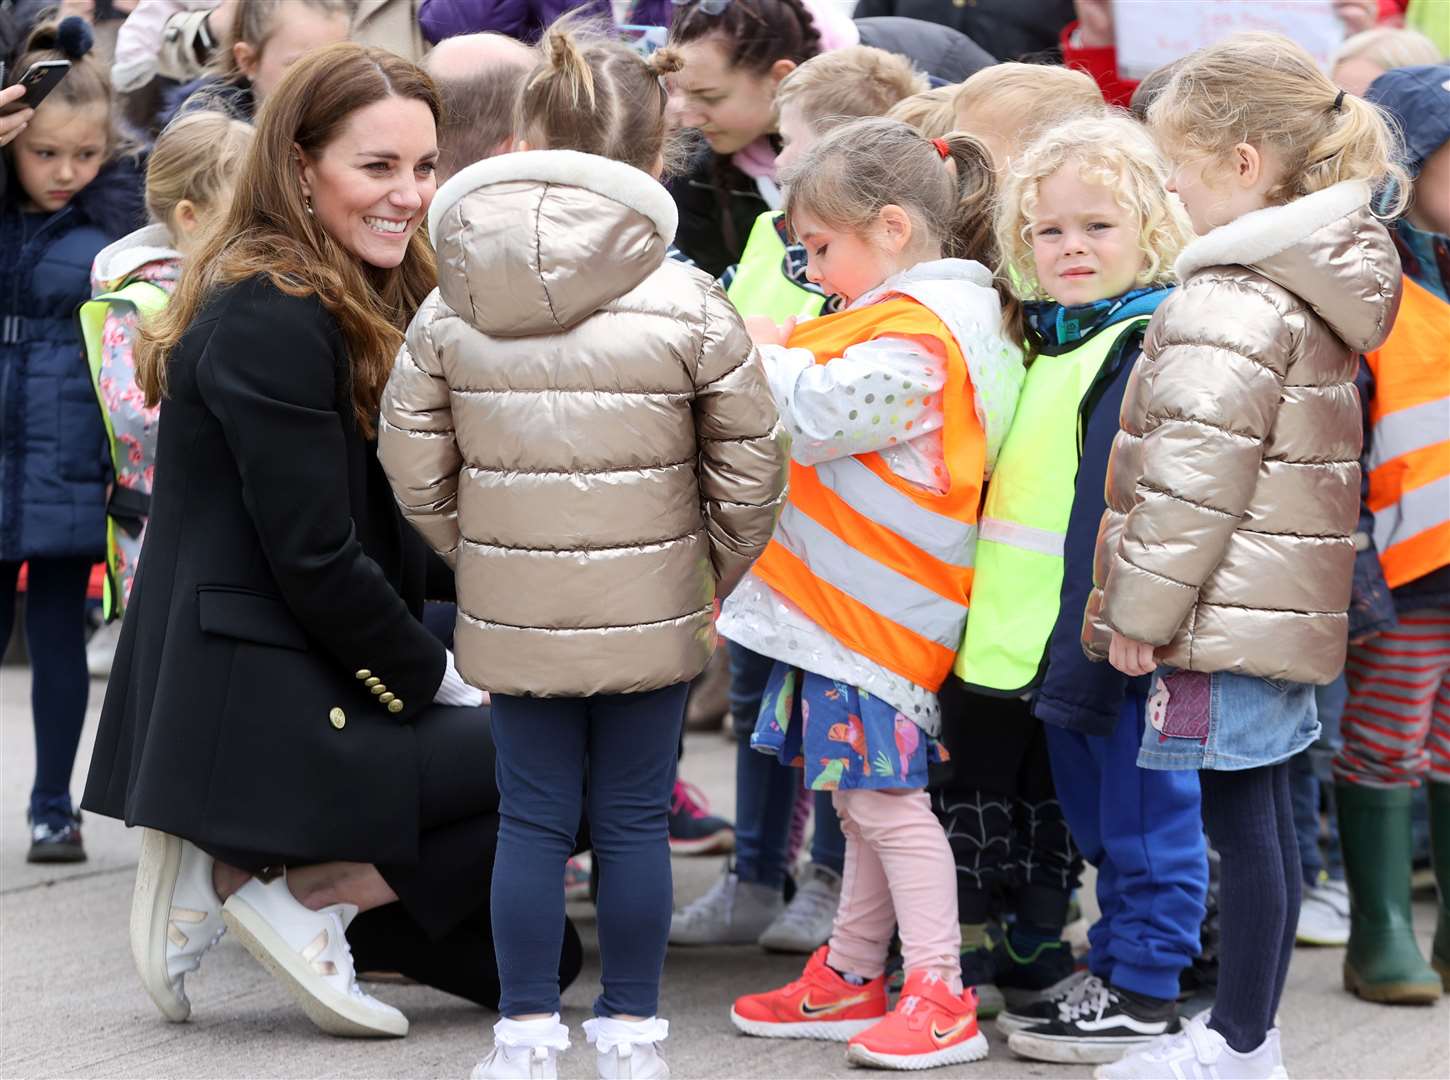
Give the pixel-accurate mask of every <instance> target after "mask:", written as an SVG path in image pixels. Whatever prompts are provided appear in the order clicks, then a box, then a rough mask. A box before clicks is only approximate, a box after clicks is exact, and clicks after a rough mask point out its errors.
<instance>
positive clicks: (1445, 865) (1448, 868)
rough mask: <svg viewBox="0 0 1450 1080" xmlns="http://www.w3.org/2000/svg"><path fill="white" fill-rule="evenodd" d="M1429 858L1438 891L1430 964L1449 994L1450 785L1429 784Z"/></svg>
mask: <svg viewBox="0 0 1450 1080" xmlns="http://www.w3.org/2000/svg"><path fill="white" fill-rule="evenodd" d="M1430 860H1431V862H1433V863H1434V865H1435V891H1436V893H1438V894H1439V904H1438V905H1437V908H1438V909H1439V918H1438V919H1436V921H1435V945H1434V947H1433V948H1431V950H1430V965H1431V966H1432V967H1433V968H1434V969H1435V970H1436V971H1438V972H1439V973H1440V982H1441V983H1442V984H1443V985H1444V987H1445V990H1446V992H1447V993H1450V784H1431V785H1430Z"/></svg>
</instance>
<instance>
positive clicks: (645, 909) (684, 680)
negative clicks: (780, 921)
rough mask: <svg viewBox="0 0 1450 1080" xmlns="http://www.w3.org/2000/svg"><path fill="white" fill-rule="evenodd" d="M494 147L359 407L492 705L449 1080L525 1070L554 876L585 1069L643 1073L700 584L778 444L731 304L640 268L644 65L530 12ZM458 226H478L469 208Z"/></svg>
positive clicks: (462, 654)
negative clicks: (486, 855) (482, 897)
mask: <svg viewBox="0 0 1450 1080" xmlns="http://www.w3.org/2000/svg"><path fill="white" fill-rule="evenodd" d="M540 48H541V51H542V60H541V62H540V64H539V66H538V67H537V68H536V69H535V70H534V71H533V73H532V74H531V75H530V76H529V77H528V79H527V80H526V82H525V84H524V88H523V92H522V96H521V99H520V104H519V109H518V114H517V124H516V125H515V131H516V132H517V133H518V138H519V142H518V150H519V151H521V152H519V153H513V154H505V155H502V156H500V157H496V158H492V159H490V160H487V161H482V162H479V163H478V164H476V165H472V166H470V167H468V168H466V169H463V170H462V171H460V172H459V173H457V174H456V175H454V176H453V177H452V178H451V179H450V180H449V181H448V183H446V184H444V185H443V187H442V188H441V189H440V190H439V192H438V195H437V198H436V199H435V201H434V203H433V206H432V210H431V212H430V213H431V216H430V219H429V227H430V232H431V235H432V238H433V243H434V245H435V247H436V249H437V251H438V265H439V268H440V270H439V275H438V276H439V288H438V291H437V292H435V293H434V294H433V295H432V296H430V297H429V298H428V299H427V301H425V302H424V304H423V306H422V309H421V310H420V311H419V313H418V315H417V317H416V318H415V319H414V321H413V324H412V326H411V328H410V329H409V331H408V335H407V342H406V345H405V347H404V349H403V350H402V352H401V353H400V355H399V357H398V361H397V364H396V366H395V367H394V369H393V373H392V377H391V379H390V380H389V383H388V387H387V392H386V394H385V396H384V400H383V408H382V423H381V425H380V435H379V440H380V442H379V455H380V457H381V459H382V462H383V465H384V466H385V468H386V469H387V471H388V475H389V478H390V479H391V481H392V484H393V489H394V491H395V492H396V494H397V497H398V500H399V502H400V503H401V504H402V507H403V510H404V513H405V514H406V515H407V516H408V518H409V519H410V520H411V521H412V522H413V523H414V524H415V525H416V526H417V527H418V529H419V531H420V532H421V533H422V534H423V536H424V537H425V538H426V539H427V540H428V541H429V542H430V543H431V544H432V545H433V546H434V547H435V548H436V549H437V550H438V551H439V552H440V553H441V554H443V555H444V556H445V557H446V558H447V559H448V560H449V561H450V562H451V563H453V564H454V565H455V567H456V570H457V582H458V612H459V613H458V623H457V633H456V635H455V639H454V640H455V643H456V649H457V656H458V666H459V670H460V671H461V672H462V673H463V675H464V677H465V678H466V679H468V680H469V681H470V682H472V683H474V684H475V685H478V686H487V687H488V688H489V689H490V690H491V691H492V692H493V736H494V741H495V744H496V746H497V751H498V757H497V777H498V788H499V798H500V806H499V814H500V818H501V823H500V825H499V835H498V853H497V856H496V858H495V862H494V889H493V934H494V946H495V950H496V952H497V955H498V966H499V982H500V985H501V987H502V996H501V1000H500V1002H499V1012H500V1013H502V1014H503V1018H502V1019H501V1020H500V1021H499V1023H498V1025H497V1026H496V1027H495V1028H494V1049H493V1051H492V1053H490V1054H489V1056H488V1057H487V1058H486V1059H485V1060H484V1061H483V1062H482V1063H481V1064H480V1066H479V1067H478V1069H476V1070H475V1072H474V1076H475V1077H476V1078H480V1080H481V1078H487V1077H553V1076H554V1075H556V1071H557V1066H556V1059H557V1056H558V1054H559V1052H560V1051H561V1050H564V1049H566V1048H567V1047H568V1045H569V1030H568V1028H567V1027H566V1026H564V1025H563V1024H561V1023H560V1022H559V975H558V972H559V955H560V949H561V946H562V943H563V937H564V925H565V920H564V893H563V890H562V889H560V887H559V881H560V878H561V877H562V876H563V873H564V864H565V862H566V861H567V860H568V858H569V855H570V854H571V852H572V851H573V849H574V837H575V834H576V832H577V831H578V828H579V822H580V818H581V816H582V814H583V812H584V810H585V805H586V790H587V808H588V815H589V823H590V827H591V831H592V836H593V850H594V860H595V866H596V867H597V868H598V872H599V881H600V886H599V899H598V909H599V938H600V945H601V951H602V953H603V956H604V972H603V979H602V981H603V993H602V994H601V995H600V997H599V999H598V1000H597V1001H596V1003H595V1014H596V1015H595V1017H594V1018H593V1019H591V1020H588V1021H586V1022H585V1025H584V1028H585V1033H586V1035H587V1037H588V1038H589V1040H590V1041H591V1042H593V1043H594V1044H595V1046H596V1049H597V1052H598V1058H597V1063H598V1067H599V1075H600V1076H601V1077H621V1076H629V1077H634V1078H636V1080H646V1078H654V1080H660V1078H664V1077H668V1076H669V1070H668V1068H666V1066H665V1063H664V1061H663V1059H662V1058H661V1057H660V1056H659V1053H658V1048H657V1044H658V1043H659V1042H661V1041H662V1040H663V1039H664V1038H665V1036H666V1034H667V1033H668V1027H669V1025H668V1024H667V1022H666V1021H664V1020H662V1019H659V1018H658V1016H657V1012H658V1005H659V990H660V974H661V970H662V968H663V965H664V957H665V946H666V939H667V937H668V934H669V928H670V911H671V906H672V902H673V895H672V885H671V878H670V845H669V836H668V832H667V818H668V814H669V811H670V796H671V790H672V788H673V785H674V780H675V764H676V756H677V752H678V746H679V739H680V732H681V727H682V724H683V721H684V708H685V695H686V691H687V689H688V683H689V681H690V680H691V679H693V678H694V677H695V676H696V675H698V674H699V673H700V671H701V670H702V669H703V668H704V667H705V664H706V662H707V661H708V660H709V657H710V653H711V650H712V648H713V645H714V637H715V635H714V631H713V628H712V623H713V620H714V606H715V598H716V596H717V595H719V596H724V595H726V594H728V593H729V592H730V590H731V589H732V588H734V587H735V585H736V583H737V582H738V581H739V580H740V578H741V577H742V576H743V575H744V573H745V571H746V570H747V568H748V567H749V566H750V563H751V562H752V561H753V560H754V559H755V557H756V556H757V555H759V554H760V552H761V551H762V550H763V549H764V547H765V545H766V543H767V542H768V541H769V539H770V533H771V528H772V526H773V525H774V522H775V517H776V512H777V509H778V506H779V502H780V500H781V497H782V492H783V489H784V486H785V467H786V452H785V436H784V433H783V431H782V428H781V424H780V420H779V417H778V415H777V413H776V409H775V406H774V404H773V403H772V402H771V397H770V390H769V388H768V386H767V385H766V381H765V374H764V372H763V371H762V370H761V368H760V365H759V364H758V363H757V362H756V360H755V350H754V348H753V346H752V345H751V342H750V338H749V336H748V334H747V333H746V331H745V327H744V325H743V324H742V323H741V321H740V317H739V316H738V315H737V314H736V313H735V309H734V308H733V307H731V305H730V302H729V301H728V300H727V299H726V298H725V294H724V292H723V291H722V290H721V289H720V288H719V286H717V285H715V284H714V283H713V282H712V281H711V279H710V278H709V276H708V275H707V274H705V273H704V272H703V271H700V270H697V269H694V268H692V267H687V266H685V265H683V264H682V263H679V262H677V261H675V260H672V259H671V260H667V259H666V257H665V253H666V249H667V248H668V246H669V244H670V242H671V241H672V240H673V239H674V232H675V224H676V215H675V208H674V204H673V203H672V202H671V201H670V197H669V195H668V194H667V193H666V191H665V189H664V188H663V187H662V186H661V185H660V183H659V179H658V178H659V175H660V173H661V171H662V169H663V166H664V161H665V157H666V151H667V146H666V141H665V115H664V110H665V101H666V97H665V90H664V86H663V85H662V83H661V81H660V75H661V73H662V72H665V71H669V70H672V66H671V65H672V62H673V54H671V53H670V52H669V51H668V50H661V51H659V52H657V53H655V54H654V56H653V57H651V59H650V60H649V61H646V60H644V59H642V58H641V57H640V56H639V55H638V54H637V53H636V52H634V51H633V50H631V49H630V48H629V47H627V46H625V45H623V44H621V43H618V42H615V41H609V40H591V39H589V38H588V37H586V36H585V35H584V33H583V32H582V31H578V30H575V29H573V28H572V27H571V23H570V22H567V21H566V22H565V23H563V24H556V25H555V26H553V27H551V28H550V29H549V30H548V31H547V32H546V33H545V34H544V37H543V40H542V42H541V43H540ZM485 223H486V224H485Z"/></svg>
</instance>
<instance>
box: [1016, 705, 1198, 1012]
mask: <svg viewBox="0 0 1450 1080" xmlns="http://www.w3.org/2000/svg"><path fill="white" fill-rule="evenodd" d="M1144 704H1145V701H1144V698H1143V697H1142V695H1140V694H1137V693H1134V692H1133V691H1132V690H1131V689H1130V690H1129V691H1128V693H1127V695H1126V696H1125V697H1124V699H1123V707H1122V712H1121V713H1120V714H1119V716H1118V725H1117V727H1116V728H1114V729H1113V732H1112V734H1110V735H1083V734H1081V733H1079V732H1075V731H1067V730H1065V729H1063V728H1060V727H1057V726H1055V725H1053V724H1047V725H1045V730H1046V732H1047V753H1048V757H1049V758H1050V759H1051V761H1052V779H1053V782H1054V783H1055V784H1056V786H1057V799H1058V802H1060V803H1061V804H1062V813H1063V817H1065V818H1066V819H1067V825H1068V828H1069V829H1071V830H1072V836H1073V839H1074V840H1076V841H1077V846H1078V847H1079V848H1080V849H1081V850H1082V854H1083V858H1085V859H1087V861H1088V862H1090V863H1092V864H1093V865H1094V866H1096V867H1097V869H1098V906H1099V908H1100V909H1101V910H1102V917H1101V918H1100V919H1098V921H1097V922H1096V923H1094V924H1093V927H1092V929H1091V930H1090V931H1089V932H1088V940H1089V941H1090V942H1091V946H1092V950H1091V952H1089V954H1088V966H1089V967H1090V968H1091V969H1092V972H1093V974H1094V975H1097V976H1098V977H1099V978H1100V979H1102V980H1103V981H1105V982H1110V983H1112V984H1113V985H1114V986H1119V987H1122V988H1123V989H1125V990H1131V991H1132V992H1134V993H1137V994H1147V995H1149V996H1151V997H1156V998H1170V999H1171V998H1175V997H1177V996H1178V976H1179V973H1180V972H1181V971H1182V970H1183V969H1184V968H1185V967H1187V966H1188V965H1189V964H1190V963H1191V962H1192V960H1193V958H1194V956H1196V955H1197V954H1198V948H1199V928H1200V924H1201V923H1202V922H1203V901H1204V896H1205V894H1206V893H1207V891H1208V856H1207V852H1206V850H1205V847H1204V839H1203V820H1202V817H1201V815H1200V809H1199V787H1198V776H1197V774H1196V773H1192V772H1187V771H1177V770H1155V769H1143V768H1139V766H1138V763H1137V761H1138V747H1139V746H1140V744H1141V743H1142V739H1143V727H1144V720H1143V710H1144Z"/></svg>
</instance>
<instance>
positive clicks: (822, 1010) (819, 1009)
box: [801, 994, 867, 1016]
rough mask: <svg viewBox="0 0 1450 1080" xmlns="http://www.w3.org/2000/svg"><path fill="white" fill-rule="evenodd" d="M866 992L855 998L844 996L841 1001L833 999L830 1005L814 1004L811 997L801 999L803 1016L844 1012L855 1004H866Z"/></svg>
mask: <svg viewBox="0 0 1450 1080" xmlns="http://www.w3.org/2000/svg"><path fill="white" fill-rule="evenodd" d="M866 998H867V995H866V994H857V995H856V996H855V997H853V998H844V999H842V1000H841V1001H833V1002H831V1004H829V1005H812V1004H811V999H810V998H802V999H801V1015H802V1016H829V1015H831V1014H832V1013H838V1012H844V1011H845V1010H846V1009H849V1008H851V1007H852V1006H853V1005H864V1004H865V1003H866Z"/></svg>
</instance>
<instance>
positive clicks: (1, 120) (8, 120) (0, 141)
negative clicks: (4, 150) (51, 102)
mask: <svg viewBox="0 0 1450 1080" xmlns="http://www.w3.org/2000/svg"><path fill="white" fill-rule="evenodd" d="M24 96H25V87H23V86H21V85H20V84H18V83H17V84H16V85H14V86H7V87H6V88H5V89H4V90H0V108H4V107H5V106H6V105H9V104H10V103H11V102H14V101H19V100H20V99H21V98H23V97H24ZM34 115H35V110H34V109H21V110H20V111H19V112H17V113H11V114H10V115H9V116H0V146H4V145H5V144H6V143H8V142H9V141H10V140H11V139H13V138H15V136H17V135H19V134H20V133H21V132H22V131H24V130H25V125H26V124H28V123H30V118H31V117H32V116H34Z"/></svg>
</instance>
